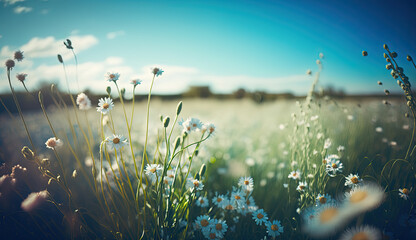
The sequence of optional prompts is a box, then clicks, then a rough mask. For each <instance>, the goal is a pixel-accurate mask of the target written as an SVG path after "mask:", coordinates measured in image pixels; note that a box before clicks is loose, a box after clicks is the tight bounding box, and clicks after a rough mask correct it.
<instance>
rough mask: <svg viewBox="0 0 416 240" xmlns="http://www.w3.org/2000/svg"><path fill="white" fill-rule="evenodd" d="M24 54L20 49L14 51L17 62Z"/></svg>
mask: <svg viewBox="0 0 416 240" xmlns="http://www.w3.org/2000/svg"><path fill="white" fill-rule="evenodd" d="M23 58H24V56H23V52H22V51H20V50H19V51H16V52H14V59H15V60H16V61H18V62H21V61H22V60H23Z"/></svg>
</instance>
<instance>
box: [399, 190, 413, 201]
mask: <svg viewBox="0 0 416 240" xmlns="http://www.w3.org/2000/svg"><path fill="white" fill-rule="evenodd" d="M411 191H412V189H410V190H409V189H407V188H403V189H399V196H400V197H401V198H403V199H404V200H408V199H409V194H410V192H411Z"/></svg>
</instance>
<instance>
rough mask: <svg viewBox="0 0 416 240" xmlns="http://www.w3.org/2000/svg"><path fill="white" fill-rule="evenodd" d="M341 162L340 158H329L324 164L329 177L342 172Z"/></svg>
mask: <svg viewBox="0 0 416 240" xmlns="http://www.w3.org/2000/svg"><path fill="white" fill-rule="evenodd" d="M343 167H344V166H343V164H342V163H341V161H340V160H337V159H331V160H330V161H329V162H327V164H326V172H327V173H328V175H329V176H330V177H335V176H336V175H337V173H338V172H340V173H341V172H342V168H343Z"/></svg>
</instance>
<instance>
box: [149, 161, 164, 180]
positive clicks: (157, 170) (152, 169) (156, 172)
mask: <svg viewBox="0 0 416 240" xmlns="http://www.w3.org/2000/svg"><path fill="white" fill-rule="evenodd" d="M162 170H163V168H162V166H161V165H159V164H147V165H146V168H145V174H146V175H147V176H148V177H149V178H150V181H151V182H152V183H155V182H156V180H157V179H158V178H159V176H160V175H161V174H162Z"/></svg>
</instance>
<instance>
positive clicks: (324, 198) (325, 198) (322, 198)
mask: <svg viewBox="0 0 416 240" xmlns="http://www.w3.org/2000/svg"><path fill="white" fill-rule="evenodd" d="M328 203H334V200H333V199H332V197H331V196H330V195H328V194H318V196H317V197H316V205H317V206H319V205H323V204H328Z"/></svg>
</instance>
